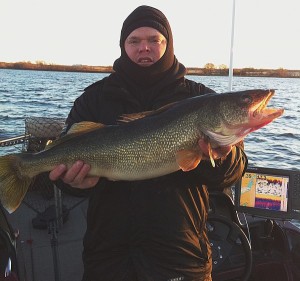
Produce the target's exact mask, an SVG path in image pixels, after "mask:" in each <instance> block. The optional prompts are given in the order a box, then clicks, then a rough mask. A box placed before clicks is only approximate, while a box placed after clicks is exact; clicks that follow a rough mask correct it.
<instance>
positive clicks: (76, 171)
mask: <svg viewBox="0 0 300 281" xmlns="http://www.w3.org/2000/svg"><path fill="white" fill-rule="evenodd" d="M90 169H91V167H90V165H88V164H86V163H84V162H83V161H80V160H78V161H76V162H75V163H74V164H73V166H72V167H71V168H69V169H68V168H67V166H66V165H64V164H60V165H58V166H57V167H55V168H54V169H53V170H52V171H51V172H50V174H49V178H50V180H52V181H56V180H58V179H61V180H62V181H63V182H65V183H66V184H69V185H70V186H72V187H74V188H80V189H88V188H91V187H93V186H95V185H96V184H97V182H98V181H99V177H92V176H88V173H89V171H90Z"/></svg>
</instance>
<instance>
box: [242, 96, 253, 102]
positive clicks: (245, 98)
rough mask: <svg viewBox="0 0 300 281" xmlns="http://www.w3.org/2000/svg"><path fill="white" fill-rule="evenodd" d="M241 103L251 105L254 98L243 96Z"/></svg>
mask: <svg viewBox="0 0 300 281" xmlns="http://www.w3.org/2000/svg"><path fill="white" fill-rule="evenodd" d="M241 101H242V103H244V104H250V103H251V102H252V97H251V96H249V95H242V97H241Z"/></svg>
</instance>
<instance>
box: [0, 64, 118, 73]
mask: <svg viewBox="0 0 300 281" xmlns="http://www.w3.org/2000/svg"><path fill="white" fill-rule="evenodd" d="M0 68H7V69H23V70H44V71H66V72H103V73H110V72H112V67H111V66H89V65H82V64H75V65H60V64H46V63H43V62H37V63H31V62H12V63H7V62H0Z"/></svg>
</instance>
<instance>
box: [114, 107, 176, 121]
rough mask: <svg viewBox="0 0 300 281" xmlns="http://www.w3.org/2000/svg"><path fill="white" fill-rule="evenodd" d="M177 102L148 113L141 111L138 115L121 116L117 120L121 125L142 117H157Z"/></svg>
mask: <svg viewBox="0 0 300 281" xmlns="http://www.w3.org/2000/svg"><path fill="white" fill-rule="evenodd" d="M177 103H178V102H172V103H169V104H167V105H164V106H162V107H160V108H158V109H155V110H150V111H142V112H138V113H130V114H122V115H121V116H120V119H119V120H118V121H119V122H123V123H127V122H131V121H134V120H137V119H141V118H144V117H149V116H154V115H158V114H160V113H162V112H164V111H167V110H168V109H169V108H172V107H173V106H174V105H175V104H177Z"/></svg>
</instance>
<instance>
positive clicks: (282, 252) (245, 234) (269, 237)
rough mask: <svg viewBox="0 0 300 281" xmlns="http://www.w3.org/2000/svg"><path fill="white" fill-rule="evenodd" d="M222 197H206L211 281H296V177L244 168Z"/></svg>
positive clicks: (299, 190) (299, 175)
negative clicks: (211, 262)
mask: <svg viewBox="0 0 300 281" xmlns="http://www.w3.org/2000/svg"><path fill="white" fill-rule="evenodd" d="M226 193H227V194H226ZM226 193H223V192H212V193H210V213H209V217H208V223H207V230H208V237H209V240H210V242H211V247H212V258H213V280H214V281H232V280H240V281H246V280H248V281H264V280H266V281H267V280H272V281H296V280H300V270H299V268H300V254H299V250H300V230H299V227H298V226H295V223H294V222H296V223H297V222H298V220H299V219H300V211H299V210H300V172H299V171H295V170H284V169H272V168H263V167H249V168H248V169H247V171H246V173H245V174H244V176H243V177H242V179H241V180H240V181H239V182H238V183H237V184H236V185H235V186H234V187H232V188H231V189H228V190H227V192H226ZM299 225H300V223H299Z"/></svg>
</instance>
